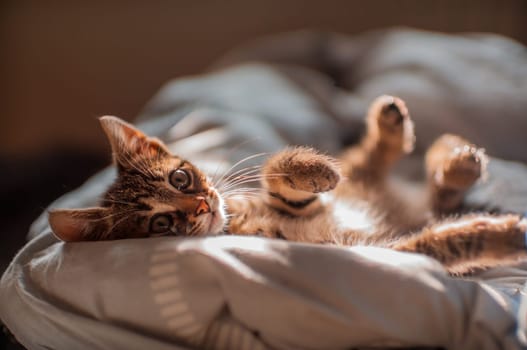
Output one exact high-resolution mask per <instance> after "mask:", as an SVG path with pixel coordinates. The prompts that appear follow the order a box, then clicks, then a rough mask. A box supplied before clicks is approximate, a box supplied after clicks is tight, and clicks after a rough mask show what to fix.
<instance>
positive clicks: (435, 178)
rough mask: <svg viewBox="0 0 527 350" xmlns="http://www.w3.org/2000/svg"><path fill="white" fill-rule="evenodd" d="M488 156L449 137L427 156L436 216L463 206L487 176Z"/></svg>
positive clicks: (469, 145)
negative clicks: (469, 194)
mask: <svg viewBox="0 0 527 350" xmlns="http://www.w3.org/2000/svg"><path fill="white" fill-rule="evenodd" d="M486 165H487V157H486V155H485V152H484V150H483V149H481V148H477V147H476V146H475V145H473V144H471V143H470V142H468V141H467V140H465V139H463V138H461V137H459V136H455V135H450V134H446V135H443V136H441V137H440V138H439V139H438V140H437V141H436V142H434V144H433V145H432V146H430V148H429V149H428V151H427V153H426V171H427V175H428V183H429V187H430V190H429V191H430V202H431V207H432V210H433V211H434V213H435V214H436V215H438V216H444V215H447V214H451V213H453V212H455V211H456V210H457V209H459V207H460V206H461V204H462V202H463V198H464V195H465V192H466V191H467V190H468V189H469V188H470V187H471V186H472V185H473V184H474V183H475V182H476V181H477V180H478V179H479V178H480V177H481V176H482V175H483V174H484V172H485V170H486Z"/></svg>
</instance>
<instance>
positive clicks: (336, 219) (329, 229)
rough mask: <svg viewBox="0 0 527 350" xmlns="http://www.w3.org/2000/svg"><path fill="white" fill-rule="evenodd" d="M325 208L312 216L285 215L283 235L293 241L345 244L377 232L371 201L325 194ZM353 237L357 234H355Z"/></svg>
mask: <svg viewBox="0 0 527 350" xmlns="http://www.w3.org/2000/svg"><path fill="white" fill-rule="evenodd" d="M321 200H323V201H324V211H323V212H321V213H319V214H317V215H314V216H312V217H304V218H282V220H280V219H279V220H277V221H275V222H280V231H281V232H282V235H283V236H284V237H285V238H286V239H288V240H293V241H301V242H335V243H345V242H347V241H349V239H350V238H351V239H353V238H355V237H364V236H369V235H371V234H373V233H374V232H375V226H376V220H375V216H374V215H373V213H372V210H371V207H370V206H369V205H368V203H366V202H364V201H360V200H354V199H344V200H343V199H340V198H338V199H337V198H335V197H334V196H331V195H330V194H325V195H323V196H321ZM351 236H353V237H351Z"/></svg>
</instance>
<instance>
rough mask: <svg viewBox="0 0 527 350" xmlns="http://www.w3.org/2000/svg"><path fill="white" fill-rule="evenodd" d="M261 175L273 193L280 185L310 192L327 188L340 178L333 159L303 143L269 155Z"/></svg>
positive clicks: (331, 187) (327, 189)
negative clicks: (302, 145) (301, 145)
mask: <svg viewBox="0 0 527 350" xmlns="http://www.w3.org/2000/svg"><path fill="white" fill-rule="evenodd" d="M264 176H265V179H264V180H265V182H264V183H266V185H267V187H268V189H269V190H270V191H271V192H277V193H283V192H284V191H283V190H284V187H286V188H289V189H292V190H296V191H303V192H311V193H320V192H327V191H330V190H332V189H334V188H335V187H336V186H337V184H338V182H339V181H340V171H339V168H338V166H337V164H336V161H335V160H334V159H332V158H330V157H328V156H325V155H323V154H320V153H318V152H317V151H315V150H314V149H312V148H305V147H298V148H291V149H286V150H284V151H281V152H279V153H277V154H275V155H274V156H272V157H271V158H269V160H268V161H267V163H266V165H265V166H264Z"/></svg>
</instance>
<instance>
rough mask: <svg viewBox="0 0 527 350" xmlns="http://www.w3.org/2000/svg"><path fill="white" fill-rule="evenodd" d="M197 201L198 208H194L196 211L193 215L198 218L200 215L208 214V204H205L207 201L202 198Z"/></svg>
mask: <svg viewBox="0 0 527 350" xmlns="http://www.w3.org/2000/svg"><path fill="white" fill-rule="evenodd" d="M198 199H199V203H198V206H197V207H196V210H195V211H194V214H195V215H196V216H198V215H201V214H205V213H209V212H210V206H209V203H207V201H206V200H205V198H203V197H200V198H198Z"/></svg>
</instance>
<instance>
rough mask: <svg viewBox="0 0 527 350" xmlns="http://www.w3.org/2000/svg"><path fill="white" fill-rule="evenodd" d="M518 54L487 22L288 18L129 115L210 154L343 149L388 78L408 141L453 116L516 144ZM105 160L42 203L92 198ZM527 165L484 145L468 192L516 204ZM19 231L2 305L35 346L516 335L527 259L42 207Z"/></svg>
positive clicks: (456, 343) (520, 102)
mask: <svg viewBox="0 0 527 350" xmlns="http://www.w3.org/2000/svg"><path fill="white" fill-rule="evenodd" d="M425 44H426V45H425ZM424 48H427V50H428V51H424ZM504 57H507V59H505V58H504ZM246 60H251V61H255V60H259V61H260V63H256V62H253V63H243V62H245V61H246ZM526 64H527V56H526V53H525V48H523V47H521V46H519V45H517V44H515V43H512V42H510V41H508V40H506V39H502V38H498V37H493V36H444V35H438V34H432V33H423V32H414V31H407V30H403V31H400V30H397V31H387V32H377V33H370V34H365V35H361V36H357V37H354V38H343V37H339V36H333V35H326V34H324V35H320V34H313V33H297V34H294V35H292V36H286V37H283V38H279V39H276V40H270V41H266V42H263V43H260V44H258V46H256V47H250V48H246V49H242V50H240V51H237V52H235V53H232V54H230V55H229V56H228V57H226V58H225V59H224V60H223V61H222V63H221V64H219V65H218V67H220V66H221V67H222V68H221V69H219V68H218V70H214V71H212V72H210V73H209V74H205V75H202V76H197V77H191V78H186V79H178V80H175V81H172V82H170V83H168V84H167V85H166V86H165V87H164V88H163V89H162V90H161V91H160V93H159V94H158V95H157V96H156V97H154V99H153V100H152V102H151V103H150V104H149V105H148V106H147V107H146V109H145V111H144V113H143V114H142V116H141V117H140V118H139V121H140V124H139V127H140V128H142V129H143V130H145V131H146V132H148V133H150V134H154V135H158V136H160V137H161V138H163V139H164V140H166V141H167V142H168V143H170V145H171V148H172V149H173V150H174V151H175V152H177V153H178V154H181V155H183V156H185V157H188V158H190V159H192V160H196V161H197V162H198V163H199V164H200V165H202V166H204V167H210V168H211V169H213V170H214V169H216V168H217V167H218V166H220V167H221V166H226V165H227V164H232V163H233V162H235V161H236V160H239V159H241V158H243V157H244V156H246V155H249V154H254V153H258V152H261V151H265V152H267V151H273V150H277V149H280V148H281V147H283V146H284V145H286V144H309V145H313V146H315V147H317V148H319V149H321V150H324V151H327V152H330V153H337V152H338V151H339V150H341V149H342V148H343V147H344V146H345V145H347V144H349V143H351V142H353V140H356V138H357V136H358V135H359V134H360V132H361V130H362V128H363V125H362V115H363V114H364V112H365V107H366V104H367V103H369V102H370V100H371V99H372V98H373V97H374V95H377V94H380V93H392V94H398V95H400V96H401V97H403V98H404V99H406V100H407V101H408V105H409V108H410V110H411V113H412V116H413V118H414V119H415V121H416V127H417V128H416V129H417V137H418V145H419V147H418V148H417V150H416V159H418V158H419V156H420V155H421V156H422V152H423V149H424V148H425V147H426V145H428V144H430V143H431V142H433V138H434V135H438V134H439V133H441V132H443V131H450V132H457V133H461V134H463V135H465V136H467V137H468V138H470V139H472V140H474V141H475V142H477V143H479V144H481V145H483V146H485V147H488V149H489V150H491V154H493V155H500V156H502V157H506V158H512V159H516V160H525V159H527V158H526V156H525V154H524V151H523V149H525V148H523V149H521V147H523V146H525V143H526V142H527V141H526V140H525V138H524V137H523V135H522V132H523V131H524V130H526V128H525V127H526V126H527V125H526V124H525V123H526V120H525V118H524V112H523V111H525V110H526V109H525V108H524V107H527V99H526V98H525V93H526V91H527V89H525V88H526V87H527V76H526V75H525V73H522V72H523V70H522V69H523V67H525V65H526ZM522 74H523V75H522ZM487 81H492V84H491V83H489V84H485V83H483V82H487ZM383 89H384V90H383ZM498 91H499V92H500V93H499V95H497V92H498ZM496 115H499V116H500V117H499V118H497V117H496ZM474 125H477V128H476V127H474ZM242 143H243V146H242V147H236V146H238V145H240V144H242ZM416 163H419V161H416ZM409 169H410V168H409V167H404V169H403V170H406V171H405V172H401V174H402V175H404V176H408V177H412V178H419V176H421V175H422V174H420V172H419V171H413V170H412V171H408V170H409ZM114 176H115V174H114V170H113V169H111V168H109V169H107V170H105V171H103V172H101V173H100V174H98V175H97V176H95V177H94V178H92V179H90V180H89V181H88V182H87V183H86V184H85V185H83V186H82V187H81V188H79V189H78V190H76V191H74V192H71V193H69V194H67V195H66V196H64V197H62V198H60V199H59V200H57V201H56V202H55V203H53V204H52V207H63V208H64V207H79V206H89V205H93V204H94V203H95V202H96V200H97V198H98V196H99V195H100V194H101V193H102V192H103V191H104V189H105V187H106V186H107V185H108V184H109V183H110V182H111V181H112V178H113V177H114ZM525 178H527V169H526V167H525V166H524V165H523V164H521V163H518V162H508V161H502V160H498V159H493V160H492V161H491V163H490V174H489V179H488V181H487V182H486V183H482V184H480V185H478V186H477V188H475V189H474V191H473V192H472V193H471V194H470V196H469V198H468V200H467V205H468V206H473V207H485V208H489V209H493V210H505V211H521V212H523V211H524V210H525V208H527V184H526V183H525V181H524V179H525ZM30 238H31V240H30V241H29V243H28V244H27V245H26V246H25V247H24V248H23V249H22V250H21V251H20V252H19V254H18V255H17V256H16V257H15V258H14V259H13V261H12V263H11V265H10V266H9V268H8V269H7V270H6V272H5V273H4V275H3V276H2V280H1V282H0V317H1V319H2V322H4V323H5V324H6V325H7V326H8V327H9V329H10V330H11V331H12V333H13V334H14V335H15V336H16V337H17V339H18V340H19V341H20V342H21V343H22V344H23V345H24V346H26V347H28V348H30V349H43V348H46V349H165V348H166V349H168V348H170V349H174V348H176V349H178V348H181V349H187V348H211V349H268V348H269V349H350V348H372V347H375V348H388V347H431V348H437V347H442V348H447V349H524V348H527V338H526V331H527V325H526V321H527V319H526V315H527V314H526V311H527V298H526V297H525V296H524V294H525V287H524V285H525V281H526V278H527V263H521V264H518V265H517V266H514V267H502V268H496V269H492V270H488V271H485V272H482V273H480V274H478V275H476V276H473V277H471V278H470V279H468V278H467V279H461V278H452V277H450V276H448V275H447V274H446V273H445V272H444V270H443V268H442V267H441V266H440V265H439V264H438V263H437V262H435V261H434V260H432V259H430V258H427V257H424V256H420V255H416V254H406V253H398V252H394V251H390V250H386V249H380V248H374V247H349V248H345V247H331V246H321V245H310V244H299V243H294V242H285V241H275V240H269V239H263V238H257V237H235V236H224V237H210V238H198V239H181V238H174V237H164V238H157V239H143V240H121V241H109V242H81V243H67V244H65V243H62V242H58V241H57V240H56V239H55V238H54V236H53V235H52V233H51V231H50V229H49V227H48V225H47V220H46V215H45V213H44V214H43V215H42V217H41V218H39V219H38V220H37V221H36V222H35V223H34V224H33V226H32V229H31V232H30Z"/></svg>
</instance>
